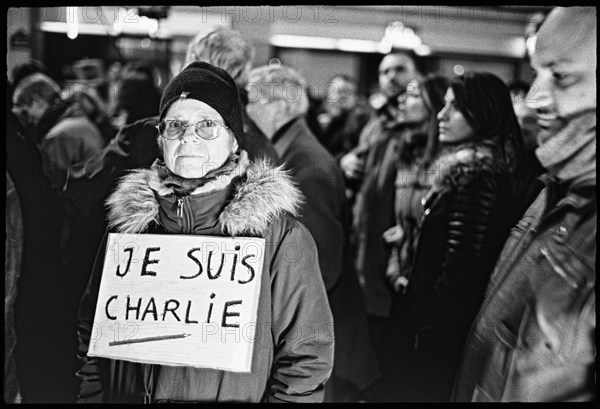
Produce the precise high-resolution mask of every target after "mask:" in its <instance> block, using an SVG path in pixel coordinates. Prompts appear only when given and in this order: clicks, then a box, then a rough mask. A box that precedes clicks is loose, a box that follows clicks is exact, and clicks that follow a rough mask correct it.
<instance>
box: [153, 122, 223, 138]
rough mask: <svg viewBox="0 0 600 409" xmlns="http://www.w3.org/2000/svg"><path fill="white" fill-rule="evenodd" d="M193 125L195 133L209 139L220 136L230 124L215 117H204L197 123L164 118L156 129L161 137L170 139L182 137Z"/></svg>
mask: <svg viewBox="0 0 600 409" xmlns="http://www.w3.org/2000/svg"><path fill="white" fill-rule="evenodd" d="M192 125H193V126H194V133H195V134H196V135H197V136H199V137H200V138H202V139H205V140H207V141H210V140H211V139H215V138H218V137H219V135H221V133H222V132H223V129H229V127H228V126H225V125H223V124H222V123H221V122H219V121H217V120H214V119H202V120H201V121H198V122H196V123H195V124H190V123H188V122H185V121H181V120H179V119H171V120H164V121H161V122H160V123H159V124H158V125H157V126H156V129H158V132H159V134H160V136H161V137H163V138H165V139H168V140H176V139H181V137H182V136H183V134H184V133H185V130H186V129H187V128H188V127H190V126H192Z"/></svg>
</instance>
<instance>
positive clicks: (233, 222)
mask: <svg viewBox="0 0 600 409" xmlns="http://www.w3.org/2000/svg"><path fill="white" fill-rule="evenodd" d="M238 171H239V169H238ZM233 183H234V186H235V188H234V189H235V190H234V196H233V198H232V199H231V200H230V202H229V204H227V206H226V207H225V209H223V212H222V213H221V215H220V216H219V221H220V222H221V224H222V226H223V233H224V234H227V235H231V236H242V235H247V236H264V235H265V234H266V232H267V229H268V227H269V226H270V225H271V224H272V223H273V222H274V221H275V220H277V219H279V218H281V217H282V216H284V215H285V214H286V213H287V214H289V215H291V216H294V217H296V216H298V214H299V210H300V207H301V205H302V203H303V197H302V193H301V192H300V189H298V187H297V186H296V185H295V183H294V182H293V180H292V177H291V176H290V174H289V173H288V171H286V170H283V166H280V167H277V168H273V167H272V166H271V164H270V163H269V162H268V161H267V160H266V159H262V160H257V161H255V162H252V163H250V164H249V165H248V166H247V167H246V169H245V172H244V173H243V174H242V175H241V176H240V177H237V178H234V181H233ZM172 193H173V192H172V190H171V189H169V188H167V187H165V186H164V185H162V183H161V181H160V179H159V178H158V173H157V172H156V171H155V170H152V169H141V170H134V171H132V172H131V173H129V174H128V175H126V176H124V177H123V178H121V180H120V182H119V184H118V186H117V188H116V189H115V191H114V192H113V193H112V194H111V196H110V197H109V198H108V200H107V202H106V204H107V206H108V208H109V210H108V223H109V227H110V228H113V229H115V230H116V231H118V232H120V233H132V234H137V233H143V232H145V231H147V229H148V228H149V227H150V224H151V223H153V222H154V223H158V210H159V204H158V201H157V199H156V196H155V194H158V195H160V196H165V195H169V194H172Z"/></svg>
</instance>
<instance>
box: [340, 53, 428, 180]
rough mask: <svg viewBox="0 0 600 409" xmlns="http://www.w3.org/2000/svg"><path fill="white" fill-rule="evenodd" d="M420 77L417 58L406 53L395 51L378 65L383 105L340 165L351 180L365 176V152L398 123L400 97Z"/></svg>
mask: <svg viewBox="0 0 600 409" xmlns="http://www.w3.org/2000/svg"><path fill="white" fill-rule="evenodd" d="M418 78H420V73H419V71H418V69H417V66H416V63H415V60H414V58H413V57H412V56H411V55H410V54H408V53H405V52H400V51H397V52H393V53H390V54H388V55H386V56H385V57H383V60H381V63H380V64H379V90H380V92H381V93H382V94H383V96H384V99H383V104H382V105H381V106H378V107H375V108H376V111H375V115H374V116H373V118H372V119H371V120H370V121H369V122H368V123H367V124H366V125H365V127H364V129H363V131H362V133H361V135H360V138H359V142H358V146H357V147H356V148H355V149H353V150H352V151H351V152H349V153H348V154H346V155H345V156H343V157H342V158H341V160H340V166H341V168H342V172H343V173H344V176H345V177H346V178H349V179H358V180H360V179H362V176H363V174H364V172H365V171H366V170H365V169H364V166H365V162H364V156H365V152H366V151H367V150H369V149H370V147H371V146H372V145H373V144H374V143H376V142H377V141H378V140H381V139H386V137H387V132H386V131H387V130H388V129H389V128H390V127H391V126H393V125H394V124H395V123H396V122H397V119H396V116H397V105H398V96H400V95H401V94H403V93H404V92H405V91H406V87H407V85H408V83H409V82H410V81H412V80H415V79H418Z"/></svg>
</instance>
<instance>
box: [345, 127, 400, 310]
mask: <svg viewBox="0 0 600 409" xmlns="http://www.w3.org/2000/svg"><path fill="white" fill-rule="evenodd" d="M376 119H377V121H375V122H374V123H373V124H372V126H371V125H370V124H371V123H372V122H369V124H367V125H366V126H365V128H364V130H363V133H364V132H371V134H370V139H371V141H372V145H370V146H369V147H368V149H367V150H366V153H365V172H364V178H363V181H362V184H361V186H360V189H359V191H358V194H357V195H356V202H355V203H354V208H353V220H352V222H353V227H352V235H353V246H354V247H355V252H356V254H355V265H356V270H357V272H358V275H359V277H360V280H361V285H362V289H363V293H364V295H365V302H366V306H367V312H368V314H369V315H373V316H378V317H386V318H387V317H389V316H390V313H391V306H392V291H391V287H390V286H389V284H388V282H387V279H386V276H385V274H386V270H387V264H388V260H389V257H390V248H389V246H386V245H385V243H384V242H383V239H382V235H383V233H384V232H385V231H386V230H387V229H389V228H390V227H392V226H394V225H395V224H396V223H395V216H394V181H395V179H396V173H397V158H398V145H399V141H400V137H401V134H402V128H399V127H398V126H397V125H396V123H395V122H389V121H387V122H386V121H384V119H383V118H376ZM360 146H361V145H360V144H359V146H358V147H357V149H360Z"/></svg>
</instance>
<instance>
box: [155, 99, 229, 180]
mask: <svg viewBox="0 0 600 409" xmlns="http://www.w3.org/2000/svg"><path fill="white" fill-rule="evenodd" d="M164 119H165V120H172V119H178V120H181V121H184V122H186V123H188V124H196V123H198V122H199V121H201V120H203V119H211V120H216V121H219V122H220V123H222V124H225V121H224V120H223V118H222V117H221V115H220V114H219V113H218V112H217V111H216V110H214V109H213V108H212V107H211V106H210V105H208V104H205V103H204V102H201V101H198V100H196V99H184V100H178V101H175V102H174V103H173V104H172V105H171V106H170V107H169V110H168V111H167V114H166V115H165V117H164ZM162 144H163V156H164V160H165V165H166V166H167V168H169V170H170V171H171V172H173V173H175V174H176V175H179V176H181V177H184V178H200V177H203V176H204V175H206V173H208V172H209V171H211V170H214V169H217V168H219V167H220V166H222V165H223V164H224V163H225V161H226V160H227V158H228V157H229V156H230V155H231V154H232V153H234V152H235V151H236V150H237V148H238V144H237V141H236V139H235V137H234V136H233V133H232V132H231V130H229V129H223V131H222V132H221V134H220V135H219V136H218V137H217V138H215V139H212V140H206V139H202V138H201V137H199V136H198V135H196V133H195V132H194V126H193V125H192V126H188V127H187V129H186V130H185V132H184V134H183V136H182V137H181V138H180V139H175V140H168V139H164V138H162Z"/></svg>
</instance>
